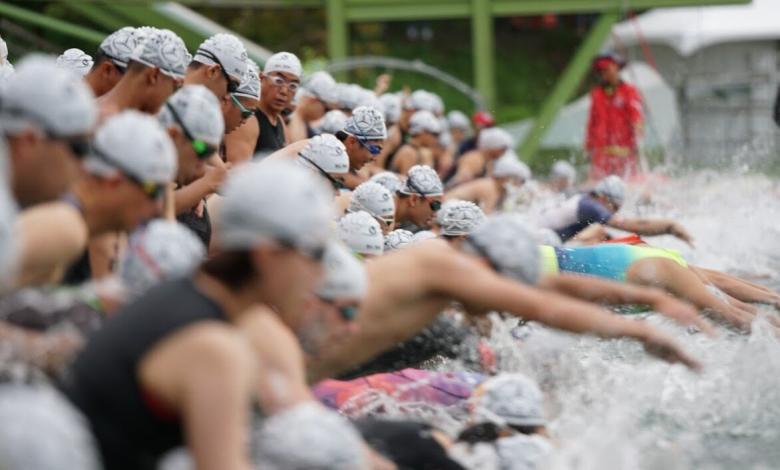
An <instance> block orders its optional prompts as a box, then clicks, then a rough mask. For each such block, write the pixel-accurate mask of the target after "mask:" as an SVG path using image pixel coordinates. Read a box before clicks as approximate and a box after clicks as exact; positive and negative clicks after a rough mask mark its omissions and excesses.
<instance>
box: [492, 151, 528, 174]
mask: <svg viewBox="0 0 780 470" xmlns="http://www.w3.org/2000/svg"><path fill="white" fill-rule="evenodd" d="M531 176H532V175H531V169H530V168H529V167H528V165H526V164H525V162H523V161H520V160H518V158H517V154H516V153H515V152H514V151H513V150H507V152H506V153H505V154H504V155H503V156H502V157H500V158H499V159H498V160H496V163H495V164H494V165H493V177H494V178H519V179H521V180H523V181H529V180H530V179H531Z"/></svg>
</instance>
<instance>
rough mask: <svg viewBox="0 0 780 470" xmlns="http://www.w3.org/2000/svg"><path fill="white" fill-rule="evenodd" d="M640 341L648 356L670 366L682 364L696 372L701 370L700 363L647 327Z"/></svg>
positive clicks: (668, 339)
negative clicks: (661, 360) (650, 355)
mask: <svg viewBox="0 0 780 470" xmlns="http://www.w3.org/2000/svg"><path fill="white" fill-rule="evenodd" d="M640 341H642V343H643V345H644V347H645V351H647V353H648V354H652V355H653V356H655V357H657V358H659V359H663V360H664V361H666V362H669V363H671V364H674V363H680V364H684V365H686V366H687V367H688V368H690V369H692V370H694V371H697V372H698V371H700V370H701V368H702V366H701V363H700V362H699V361H697V360H696V359H694V358H693V357H692V356H690V355H689V354H688V353H687V352H685V351H683V350H682V348H680V347H679V346H678V345H677V343H676V342H675V341H674V339H672V338H671V337H669V336H667V335H665V334H663V333H661V332H659V331H658V330H656V329H654V328H650V327H648V328H647V330H646V333H645V334H644V335H643V337H642V338H640Z"/></svg>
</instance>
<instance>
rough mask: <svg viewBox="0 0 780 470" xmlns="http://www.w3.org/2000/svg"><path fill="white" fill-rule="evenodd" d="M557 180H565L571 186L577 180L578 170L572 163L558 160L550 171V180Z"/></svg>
mask: <svg viewBox="0 0 780 470" xmlns="http://www.w3.org/2000/svg"><path fill="white" fill-rule="evenodd" d="M557 178H564V179H566V180H567V181H568V182H569V184H571V183H574V180H575V179H577V170H576V169H575V168H574V166H573V165H572V164H571V163H569V162H567V161H564V160H558V161H556V162H555V163H553V166H552V168H551V169H550V179H557Z"/></svg>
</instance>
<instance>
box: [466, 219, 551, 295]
mask: <svg viewBox="0 0 780 470" xmlns="http://www.w3.org/2000/svg"><path fill="white" fill-rule="evenodd" d="M466 242H467V244H466V248H467V249H469V250H470V251H471V252H472V253H474V254H477V255H479V256H481V257H484V258H486V259H487V260H488V261H489V262H490V264H491V266H492V267H493V269H495V270H496V271H497V272H499V273H500V274H503V275H505V276H509V277H511V278H513V279H516V280H518V281H521V282H524V283H526V284H531V285H533V284H536V282H537V281H538V280H539V275H540V263H539V248H538V246H537V244H536V240H534V238H533V236H532V235H531V234H530V233H529V232H528V230H527V229H526V227H525V224H524V223H523V220H522V218H521V217H519V216H517V215H512V214H498V215H493V216H491V217H488V219H487V220H486V221H485V223H483V224H482V225H480V226H479V227H477V228H476V229H474V231H473V232H471V233H470V234H469V236H468V237H467V238H466Z"/></svg>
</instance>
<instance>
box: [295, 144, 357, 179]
mask: <svg viewBox="0 0 780 470" xmlns="http://www.w3.org/2000/svg"><path fill="white" fill-rule="evenodd" d="M298 160H299V161H301V163H302V164H303V166H306V167H311V166H312V164H313V165H316V166H317V167H319V168H320V169H322V171H324V172H326V173H346V172H348V171H349V155H347V148H346V147H344V144H343V143H342V142H341V141H340V140H339V139H337V138H336V136H335V135H333V134H320V135H315V136H314V137H312V138H311V139H309V142H308V143H307V144H306V146H305V147H304V148H303V149H302V150H301V152H300V154H299V155H298ZM314 169H315V170H316V168H314Z"/></svg>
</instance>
